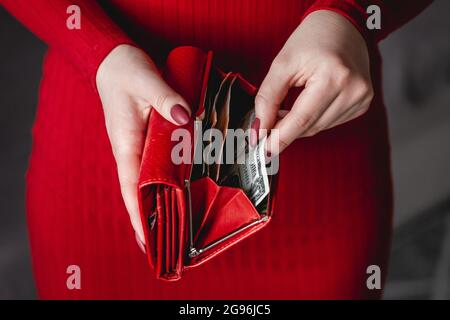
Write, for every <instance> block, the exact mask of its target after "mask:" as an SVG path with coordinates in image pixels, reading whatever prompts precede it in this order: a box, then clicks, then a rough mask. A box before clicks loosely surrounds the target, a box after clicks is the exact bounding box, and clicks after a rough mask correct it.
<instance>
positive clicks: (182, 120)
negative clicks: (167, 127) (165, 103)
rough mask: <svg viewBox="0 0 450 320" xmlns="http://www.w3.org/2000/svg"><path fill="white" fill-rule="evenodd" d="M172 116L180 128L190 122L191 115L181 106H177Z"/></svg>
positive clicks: (172, 111)
mask: <svg viewBox="0 0 450 320" xmlns="http://www.w3.org/2000/svg"><path fill="white" fill-rule="evenodd" d="M170 115H171V117H172V119H173V120H175V122H176V123H178V124H179V125H180V126H182V125H185V124H186V123H188V122H189V113H188V112H187V111H186V109H185V108H183V107H182V106H181V105H180V104H176V105H174V106H173V107H172V109H171V110H170Z"/></svg>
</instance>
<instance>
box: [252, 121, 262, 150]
mask: <svg viewBox="0 0 450 320" xmlns="http://www.w3.org/2000/svg"><path fill="white" fill-rule="evenodd" d="M260 125H261V121H260V120H259V118H255V120H254V121H253V124H252V128H251V130H250V147H252V148H254V147H256V145H257V144H258V135H259V127H260Z"/></svg>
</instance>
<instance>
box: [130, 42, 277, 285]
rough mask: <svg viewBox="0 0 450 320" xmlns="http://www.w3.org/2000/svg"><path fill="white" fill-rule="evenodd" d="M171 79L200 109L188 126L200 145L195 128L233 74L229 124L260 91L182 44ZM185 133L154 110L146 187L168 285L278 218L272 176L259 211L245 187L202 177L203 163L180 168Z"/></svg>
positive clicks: (155, 254)
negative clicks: (179, 136)
mask: <svg viewBox="0 0 450 320" xmlns="http://www.w3.org/2000/svg"><path fill="white" fill-rule="evenodd" d="M163 75H164V78H165V80H166V81H167V82H168V84H169V85H170V86H171V87H172V88H173V89H175V90H176V91H177V92H178V93H180V94H181V95H182V96H183V97H184V98H185V99H186V101H187V102H188V103H189V105H190V106H191V108H192V111H193V112H192V113H193V117H192V118H193V119H192V120H191V121H190V122H189V123H188V124H187V125H185V126H184V127H182V128H184V129H186V130H187V131H188V132H189V133H190V136H191V137H192V141H191V142H192V145H193V146H195V145H196V143H197V141H194V140H195V139H198V138H196V137H195V134H194V131H195V126H196V125H197V123H198V122H199V121H202V120H201V119H202V117H204V113H205V105H206V104H207V103H209V102H210V100H211V96H212V94H213V93H214V92H215V91H216V90H217V88H218V87H219V86H220V84H221V83H222V81H223V80H224V78H225V77H230V75H232V76H233V79H234V80H235V81H234V85H233V88H234V89H233V90H234V91H233V95H232V97H231V98H230V99H231V100H230V103H229V106H230V107H229V109H230V110H229V125H230V126H232V125H233V123H236V121H237V120H239V118H242V117H243V116H244V115H245V112H247V111H249V109H250V108H251V109H252V108H253V105H254V103H253V101H254V96H255V94H256V88H255V87H254V86H253V85H251V84H250V83H249V82H247V81H246V80H244V79H243V77H242V76H241V75H240V74H237V73H224V72H223V71H221V70H220V69H219V68H217V66H216V65H215V64H214V62H213V53H212V52H208V53H205V52H204V51H202V50H201V49H198V48H194V47H178V48H176V49H174V50H173V51H172V52H171V53H170V54H169V56H168V58H167V62H166V65H165V67H164V68H163ZM177 128H180V127H177V126H175V125H173V124H171V123H170V122H168V121H166V120H165V119H164V118H163V117H162V116H161V115H159V114H158V112H156V111H155V109H153V110H152V112H151V114H150V118H149V124H148V130H147V137H146V141H145V147H144V153H143V157H142V164H141V171H140V178H139V184H138V188H139V192H138V193H139V205H140V214H141V220H142V224H143V226H144V233H145V237H146V248H147V257H148V260H149V263H150V265H151V266H152V267H153V268H154V270H155V273H156V277H157V278H158V279H164V280H178V279H180V278H181V276H182V274H183V271H184V270H186V269H189V268H192V267H195V266H198V265H200V264H201V263H204V262H205V261H208V260H209V259H211V258H212V257H214V256H216V255H218V254H219V253H220V252H223V251H224V250H225V249H227V248H230V247H231V246H233V245H234V244H236V243H238V242H240V241H241V240H243V239H245V238H247V237H249V236H250V235H251V234H253V233H255V232H257V231H258V230H260V229H261V228H263V227H264V226H265V225H266V224H267V223H268V222H269V221H270V219H271V216H272V213H273V209H274V203H275V201H274V198H275V194H276V192H275V191H276V190H275V189H276V179H275V176H271V177H270V193H269V195H268V196H267V197H266V198H265V199H264V201H263V203H262V204H259V205H258V209H257V207H255V206H254V205H253V203H252V202H251V201H250V199H249V197H248V196H247V195H246V194H245V192H244V191H243V190H242V189H240V188H237V187H232V186H227V185H220V184H218V183H217V182H216V181H215V180H214V179H211V177H209V176H205V175H204V174H202V173H201V172H200V173H198V172H197V171H199V170H197V169H196V168H195V164H194V165H193V164H190V163H181V164H175V163H174V162H173V161H172V160H171V152H172V150H173V148H174V146H175V145H176V144H177V143H178V141H172V138H171V137H172V133H173V131H174V130H175V129H177ZM192 149H193V150H192V152H191V154H190V157H191V159H192V158H193V157H194V149H195V148H192ZM191 162H193V161H191ZM200 171H201V170H200ZM260 208H263V209H260Z"/></svg>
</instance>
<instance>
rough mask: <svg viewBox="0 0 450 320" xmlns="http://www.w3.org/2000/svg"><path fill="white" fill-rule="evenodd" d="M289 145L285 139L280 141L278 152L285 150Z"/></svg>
mask: <svg viewBox="0 0 450 320" xmlns="http://www.w3.org/2000/svg"><path fill="white" fill-rule="evenodd" d="M288 145H289V142H288V141H286V140H285V139H283V138H280V139H278V150H280V151H281V150H284V149H286V148H287V146H288Z"/></svg>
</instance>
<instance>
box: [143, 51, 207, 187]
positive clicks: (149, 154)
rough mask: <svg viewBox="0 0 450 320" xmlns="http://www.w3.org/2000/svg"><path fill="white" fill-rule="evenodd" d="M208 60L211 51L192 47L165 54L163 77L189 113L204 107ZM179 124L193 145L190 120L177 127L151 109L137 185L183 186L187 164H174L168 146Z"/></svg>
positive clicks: (171, 144) (172, 147)
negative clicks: (180, 97) (181, 98)
mask: <svg viewBox="0 0 450 320" xmlns="http://www.w3.org/2000/svg"><path fill="white" fill-rule="evenodd" d="M211 60H212V53H208V54H206V53H204V52H203V51H201V50H200V49H198V48H194V47H179V48H176V49H174V50H173V51H172V52H171V53H170V54H169V56H168V58H167V63H166V67H165V69H164V72H163V74H164V78H165V80H166V81H167V83H168V84H169V85H170V86H171V87H172V88H173V89H174V90H175V91H177V92H178V93H180V94H181V95H182V96H183V97H184V98H185V99H186V101H187V102H188V104H189V105H190V106H191V108H192V111H193V113H195V112H196V111H198V112H202V111H201V110H202V109H203V108H204V104H203V101H201V100H202V99H203V98H202V97H203V96H204V93H205V91H206V87H207V82H208V77H209V76H208V75H209V71H210V68H211ZM179 128H183V129H186V130H187V131H188V132H189V134H190V137H191V139H192V140H191V144H190V146H193V136H194V125H193V120H191V121H190V122H189V123H188V124H186V125H185V126H182V127H179V126H176V125H174V124H172V123H170V122H169V121H167V120H165V119H164V118H163V117H162V116H161V115H160V114H159V113H158V112H157V111H156V109H152V111H151V113H150V117H149V123H148V129H147V137H146V140H145V146H144V152H143V156H142V162H141V170H140V177H139V186H140V187H142V186H145V185H149V184H154V183H162V184H167V185H170V186H173V187H178V188H183V185H184V180H185V179H188V172H187V171H188V170H190V165H188V164H185V163H181V164H175V163H174V162H173V161H172V158H171V155H172V150H174V147H175V146H176V145H177V144H179V143H180V141H179V140H176V141H172V134H173V132H174V130H176V129H179ZM191 149H192V148H191ZM192 156H193V150H191V155H190V157H189V158H190V159H192Z"/></svg>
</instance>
